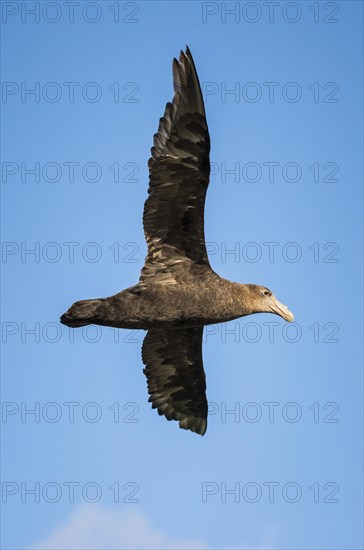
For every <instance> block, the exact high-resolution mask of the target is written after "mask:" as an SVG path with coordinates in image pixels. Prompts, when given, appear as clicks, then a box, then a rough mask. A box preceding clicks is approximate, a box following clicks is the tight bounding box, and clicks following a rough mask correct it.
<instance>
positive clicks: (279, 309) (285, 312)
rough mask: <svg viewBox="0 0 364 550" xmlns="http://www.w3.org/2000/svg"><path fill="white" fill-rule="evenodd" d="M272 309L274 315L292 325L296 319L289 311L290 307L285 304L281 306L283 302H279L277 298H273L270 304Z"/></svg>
mask: <svg viewBox="0 0 364 550" xmlns="http://www.w3.org/2000/svg"><path fill="white" fill-rule="evenodd" d="M269 307H270V309H271V310H272V312H273V313H276V314H277V315H279V316H280V317H283V319H285V320H286V321H288V322H289V323H292V321H293V319H294V315H293V313H292V312H291V311H289V309H288V307H287V306H285V305H284V304H281V302H278V300H277V298H276V297H275V296H272V299H271V303H270V306H269Z"/></svg>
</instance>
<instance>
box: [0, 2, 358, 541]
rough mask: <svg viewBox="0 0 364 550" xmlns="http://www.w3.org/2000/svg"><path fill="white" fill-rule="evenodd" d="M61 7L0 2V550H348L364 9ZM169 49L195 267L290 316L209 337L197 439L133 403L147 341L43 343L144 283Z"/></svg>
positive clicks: (90, 335) (64, 338) (67, 336)
mask: <svg viewBox="0 0 364 550" xmlns="http://www.w3.org/2000/svg"><path fill="white" fill-rule="evenodd" d="M76 4H77V3H76ZM76 4H75V5H74V7H73V15H72V13H71V12H70V10H71V8H70V6H68V4H67V3H66V2H48V3H45V2H40V3H36V2H19V3H18V2H5V1H4V2H2V10H3V12H2V17H3V19H2V21H3V23H2V27H3V29H2V30H3V33H2V45H3V48H2V52H3V53H2V79H3V89H2V92H3V94H2V112H3V122H2V137H3V161H2V184H1V185H2V198H3V201H2V205H3V210H2V241H3V245H2V247H3V248H2V271H3V288H2V311H1V313H2V341H3V347H2V348H3V351H2V401H3V409H2V483H3V485H2V490H3V504H2V546H3V548H7V549H19V548H30V547H32V548H48V549H49V548H62V549H66V548H85V549H88V548H236V549H238V548H239V549H240V548H249V549H258V548H274V549H288V548H290V549H297V550H298V549H326V548H330V549H339V548H340V549H349V548H350V549H357V548H358V549H359V548H362V512H363V510H362V387H363V385H362V344H361V339H362V328H363V327H362V317H361V309H362V308H361V305H362V240H361V239H362V181H363V174H362V150H363V141H362V114H363V113H362V100H361V97H362V80H361V73H362V51H363V41H362V3H361V2H350V1H348V2H329V3H325V2H312V3H310V2H293V3H290V4H289V3H287V2H277V6H276V7H275V9H274V13H273V12H272V11H269V6H267V4H264V3H263V4H262V3H258V2H252V3H250V4H249V3H247V2H237V3H233V2H227V3H225V8H224V3H219V2H204V3H203V2H202V3H201V2H192V1H191V2H173V3H172V2H152V1H151V2H143V1H140V2H120V3H118V2H108V1H102V2H101V1H99V2H93V3H90V2H80V3H79V5H78V4H77V5H76ZM233 8H234V9H235V10H236V11H235V12H234V13H230V14H228V13H226V12H224V9H233ZM272 9H273V7H272V6H271V8H270V10H272ZM29 10H35V14H33V15H32V14H31V13H30V12H29ZM37 10H38V11H37ZM71 15H72V17H71ZM71 20H73V22H71ZM185 44H188V45H189V47H190V49H191V51H192V54H193V56H194V59H195V63H196V66H197V70H198V72H199V76H200V80H201V84H202V88H203V91H204V99H205V102H206V111H207V117H208V123H209V130H210V136H211V142H212V150H211V161H212V163H213V172H214V173H213V175H212V177H211V184H210V188H209V192H208V197H207V203H206V240H207V242H208V249H209V251H210V260H211V264H212V266H213V268H214V269H215V270H216V271H217V272H218V273H220V274H221V275H222V276H223V277H226V278H228V279H231V280H235V281H239V282H247V283H258V284H263V285H266V286H268V287H269V288H271V289H272V291H273V292H274V293H275V294H276V296H277V297H278V299H280V300H281V301H282V302H283V303H285V304H287V305H288V306H289V308H290V309H291V310H292V311H293V312H294V314H295V324H294V325H287V324H285V323H284V321H283V320H281V319H280V318H279V317H273V316H270V315H258V316H257V315H255V316H253V317H250V318H245V319H240V320H237V321H233V322H231V323H228V324H226V325H217V326H213V327H209V328H208V330H207V331H205V337H204V338H205V343H204V349H203V353H204V365H205V370H206V375H207V386H208V387H207V393H208V399H209V401H210V407H211V411H210V412H211V414H210V415H209V423H208V431H207V433H206V435H205V436H204V437H203V438H201V437H198V436H196V435H195V434H192V433H187V432H184V431H182V430H179V429H178V426H177V424H176V423H172V422H167V421H166V420H165V419H164V418H160V417H159V416H158V415H157V414H156V412H155V411H152V410H151V408H150V405H149V404H148V403H147V390H146V382H145V380H144V375H143V373H142V364H141V355H140V347H141V343H142V339H143V336H144V332H143V331H140V332H135V333H132V332H131V331H115V330H112V329H109V328H102V329H97V328H95V327H89V329H87V330H86V331H83V332H82V331H81V330H76V331H72V330H71V329H68V328H67V327H64V326H62V325H59V316H60V315H61V314H62V313H63V312H64V311H65V310H66V309H67V308H68V307H69V305H70V304H71V303H73V302H74V301H76V300H79V299H86V298H92V297H103V296H108V295H111V294H114V293H116V292H118V291H120V290H121V289H123V288H125V287H127V286H130V285H132V284H134V283H135V282H136V281H137V279H138V276H139V271H140V269H141V267H142V265H143V261H144V257H145V253H146V246H145V243H144V237H143V229H142V221H141V220H142V209H143V204H144V200H145V198H146V192H147V186H148V172H147V160H148V157H149V154H150V147H151V144H152V136H153V134H154V133H155V131H156V130H157V126H158V120H159V117H160V116H162V114H163V111H164V107H165V103H166V102H167V101H169V100H171V98H172V76H171V61H172V58H173V57H174V56H177V55H178V53H179V50H180V49H181V48H184V46H185ZM31 89H33V90H35V92H34V93H33V94H32V93H27V91H28V92H29V90H31ZM232 90H233V93H232ZM229 91H230V92H231V93H228V92H229ZM31 170H33V173H32V172H31ZM229 170H230V171H231V170H234V171H235V172H234V173H231V172H229ZM32 250H33V252H31V251H32ZM32 331H33V332H32ZM31 409H33V410H35V411H36V412H35V413H34V414H31V413H28V414H27V410H31ZM231 410H233V411H234V412H233V413H229V412H228V411H231ZM71 487H73V491H74V497H73V498H71V497H72V494H71V493H72V491H71ZM110 487H111V489H110ZM32 488H33V489H34V490H35V494H34V493H33V494H31V493H30V492H27V491H29V490H31V489H32ZM273 489H274V493H273ZM231 490H234V491H235V493H231ZM229 491H230V492H229ZM52 501H53V502H52ZM115 501H116V502H115ZM254 501H255V502H254Z"/></svg>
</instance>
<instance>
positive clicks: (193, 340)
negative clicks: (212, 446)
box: [142, 327, 207, 435]
mask: <svg viewBox="0 0 364 550" xmlns="http://www.w3.org/2000/svg"><path fill="white" fill-rule="evenodd" d="M202 333H203V327H197V328H182V329H161V328H152V329H150V330H149V331H148V333H147V335H146V337H145V338H144V342H143V348H142V358H143V363H144V365H145V369H144V374H145V375H146V377H147V382H148V393H149V395H150V397H149V401H150V402H151V403H152V407H153V409H158V413H159V414H160V415H162V414H163V415H164V416H165V417H166V418H167V420H178V421H179V426H180V428H183V429H185V430H191V431H192V432H196V433H198V434H201V435H203V434H204V433H205V432H206V428H207V400H206V393H205V391H206V382H205V372H204V369H203V363H202Z"/></svg>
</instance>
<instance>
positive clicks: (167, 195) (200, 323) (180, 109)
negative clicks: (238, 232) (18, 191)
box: [61, 47, 293, 435]
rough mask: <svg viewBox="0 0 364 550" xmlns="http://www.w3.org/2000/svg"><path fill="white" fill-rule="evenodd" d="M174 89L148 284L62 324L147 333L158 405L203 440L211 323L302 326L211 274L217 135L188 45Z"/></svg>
mask: <svg viewBox="0 0 364 550" xmlns="http://www.w3.org/2000/svg"><path fill="white" fill-rule="evenodd" d="M173 83H174V97H173V100H172V102H171V103H167V105H166V108H165V112H164V116H163V117H162V118H161V119H160V121H159V128H158V132H157V133H156V134H155V135H154V144H153V147H152V149H151V157H150V159H149V163H148V166H149V190H148V195H149V196H148V198H147V200H146V202H145V205H144V214H143V225H144V233H145V238H146V241H147V247H148V253H147V257H146V260H145V265H144V267H143V269H142V270H141V274H140V279H139V282H138V283H137V284H136V285H134V286H132V287H130V288H127V289H125V290H123V291H122V292H119V293H118V294H115V295H113V296H110V297H108V298H101V299H94V300H82V301H79V302H75V303H74V304H73V305H72V306H71V307H70V308H69V309H68V311H67V312H66V313H65V314H64V315H62V317H61V322H62V323H63V324H65V325H67V326H69V327H74V328H75V327H83V326H85V325H90V324H96V325H103V326H111V327H115V328H126V329H144V330H147V331H148V332H147V334H146V336H145V338H144V342H143V346H142V360H143V363H144V365H145V368H144V373H145V375H146V377H147V384H148V392H149V396H150V397H149V401H150V402H151V403H152V407H153V408H156V409H157V410H158V413H159V414H160V415H164V416H165V417H166V418H167V419H168V420H177V421H178V422H179V426H180V427H181V428H184V429H186V430H191V431H192V432H196V433H198V434H201V435H203V434H204V433H205V432H206V428H207V411H208V405H207V400H206V381H205V372H204V368H203V362H202V333H203V327H204V325H209V324H215V323H223V322H226V321H230V320H232V319H236V318H238V317H243V316H245V315H250V314H252V313H275V314H277V315H280V316H281V317H283V319H285V320H286V321H293V314H292V313H291V312H290V311H289V310H288V308H287V307H286V306H285V305H283V304H281V303H280V302H279V301H278V300H277V299H276V298H275V296H274V295H273V294H272V292H271V291H270V290H269V289H268V288H265V287H263V286H260V285H253V284H239V283H234V282H231V281H228V280H227V279H223V278H222V277H220V276H219V275H217V274H216V273H215V272H214V271H213V270H212V269H211V266H210V263H209V259H208V256H207V251H206V244H205V235H204V206H205V197H206V191H207V187H208V185H209V177H210V161H209V153H210V137H209V131H208V127H207V122H206V113H205V107H204V103H203V99H202V93H201V88H200V84H199V79H198V76H197V72H196V68H195V65H194V62H193V59H192V55H191V52H190V50H189V49H188V47H187V48H186V52H185V53H184V52H182V51H181V54H180V57H179V60H177V59H174V60H173Z"/></svg>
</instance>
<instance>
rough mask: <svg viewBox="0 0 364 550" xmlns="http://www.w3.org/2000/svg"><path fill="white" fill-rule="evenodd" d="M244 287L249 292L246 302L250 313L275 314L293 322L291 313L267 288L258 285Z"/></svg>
mask: <svg viewBox="0 0 364 550" xmlns="http://www.w3.org/2000/svg"><path fill="white" fill-rule="evenodd" d="M246 286H247V287H248V291H249V292H248V300H249V302H250V303H249V306H250V309H251V312H252V313H275V314H276V315H280V317H283V319H285V320H286V321H289V322H290V323H291V322H292V321H293V319H294V315H293V313H292V312H291V311H289V309H288V307H287V306H285V305H284V304H281V302H279V301H278V300H277V298H276V297H275V296H274V294H273V293H272V292H271V291H270V290H269V288H266V287H265V286H260V285H246Z"/></svg>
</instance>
